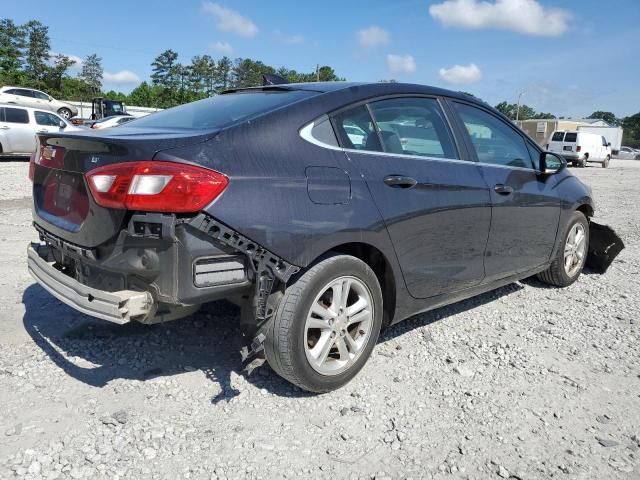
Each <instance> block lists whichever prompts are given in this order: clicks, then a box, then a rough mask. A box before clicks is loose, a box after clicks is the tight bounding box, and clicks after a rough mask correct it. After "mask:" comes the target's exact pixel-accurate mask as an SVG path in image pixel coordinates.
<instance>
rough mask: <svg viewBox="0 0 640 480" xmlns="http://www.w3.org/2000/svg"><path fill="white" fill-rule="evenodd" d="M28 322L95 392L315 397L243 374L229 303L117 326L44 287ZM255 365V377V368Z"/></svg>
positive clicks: (472, 304) (269, 375)
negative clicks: (249, 387) (180, 378)
mask: <svg viewBox="0 0 640 480" xmlns="http://www.w3.org/2000/svg"><path fill="white" fill-rule="evenodd" d="M522 288H523V287H522V285H520V284H517V283H513V284H510V285H507V286H505V287H502V288H499V289H497V290H493V291H491V292H488V293H485V294H483V295H479V296H477V297H473V298H470V299H468V300H464V301H461V302H458V303H455V304H452V305H448V306H446V307H442V308H438V309H436V310H432V311H430V312H426V313H423V314H420V315H415V316H414V317H412V318H410V319H408V320H406V321H404V322H401V323H399V324H397V325H394V326H392V327H390V328H388V329H386V330H385V331H384V332H383V333H382V335H381V336H380V340H379V343H385V342H387V341H389V340H392V339H394V338H396V337H398V336H400V335H403V334H404V333H406V332H408V331H410V330H414V329H416V328H420V327H423V326H426V325H429V324H431V323H434V322H436V321H438V320H441V319H443V318H446V317H449V316H451V315H455V314H458V313H462V312H465V311H467V310H470V309H473V308H476V307H479V306H481V305H484V304H486V303H489V302H493V301H495V300H497V299H498V298H501V297H504V296H506V295H510V294H512V293H514V292H516V291H518V290H520V289H522ZM22 302H23V304H24V306H25V314H24V318H23V323H24V327H25V330H26V331H27V333H28V334H29V335H30V336H31V338H32V339H33V341H34V342H35V344H36V345H38V347H40V348H41V349H42V351H43V352H44V353H45V354H46V355H48V357H49V358H50V359H51V360H52V361H53V362H54V363H55V364H56V365H57V366H58V367H59V368H60V369H62V370H63V371H64V372H65V373H66V374H67V375H69V376H71V377H73V378H74V379H76V380H78V381H80V382H83V383H85V384H87V385H91V386H93V387H104V386H106V385H107V384H108V383H109V382H111V381H113V380H117V379H124V380H138V381H145V380H149V379H152V378H156V377H170V376H174V375H180V374H185V373H187V372H193V371H202V372H203V373H204V374H205V376H206V377H207V378H208V379H209V380H211V382H213V383H216V384H218V385H219V392H218V393H216V394H215V396H214V397H213V398H212V399H211V402H212V403H213V404H217V403H219V402H221V401H228V400H231V399H232V398H234V397H236V396H237V395H239V394H240V392H239V391H238V390H237V389H235V388H234V387H233V382H232V378H233V375H234V374H235V375H241V376H243V377H244V378H245V379H246V380H247V381H248V382H249V383H251V384H253V385H254V386H255V387H256V388H259V389H266V390H267V391H269V392H270V393H272V394H275V395H278V396H286V397H303V396H309V395H312V394H309V393H307V392H304V391H302V390H300V389H299V388H297V387H295V386H293V385H291V384H290V383H288V382H287V381H286V380H284V379H282V378H281V377H279V376H278V375H276V374H275V373H274V372H273V371H272V370H271V368H269V366H268V364H266V362H265V363H263V362H262V361H261V360H259V359H256V360H254V362H253V363H251V364H249V368H248V369H247V368H245V367H244V366H243V364H242V361H241V358H240V353H239V352H240V349H241V348H242V347H243V346H244V344H245V339H244V338H243V337H242V335H241V333H240V329H239V326H238V325H239V317H240V309H239V308H238V307H236V306H234V305H232V304H231V303H228V302H224V301H222V302H215V303H212V304H209V305H206V306H205V307H204V308H203V309H201V310H200V311H199V312H197V313H195V314H194V315H191V316H190V317H188V318H184V319H182V320H179V321H175V322H169V323H165V324H159V325H142V324H140V323H136V322H132V323H129V324H125V325H117V324H113V323H109V322H105V321H102V320H98V319H94V318H92V317H90V316H87V315H83V314H81V313H78V312H77V311H75V310H73V309H72V308H70V307H68V306H66V305H64V304H63V303H61V302H59V301H58V300H56V299H55V298H53V297H52V296H51V295H50V294H49V293H48V292H47V291H46V290H44V289H43V288H42V287H41V286H40V285H38V284H32V285H30V286H29V287H28V288H27V289H26V290H25V292H24V294H23V297H22ZM254 366H257V368H256V369H255V370H252V369H251V367H254Z"/></svg>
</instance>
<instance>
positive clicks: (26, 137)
mask: <svg viewBox="0 0 640 480" xmlns="http://www.w3.org/2000/svg"><path fill="white" fill-rule="evenodd" d="M65 130H66V131H69V132H71V131H78V130H81V129H80V128H78V127H74V126H73V125H71V124H70V123H68V122H67V121H66V120H64V119H63V118H62V117H59V116H58V115H56V114H55V113H53V112H49V111H44V110H39V109H36V108H28V107H18V106H16V105H2V104H0V155H3V156H7V155H17V156H24V155H31V154H32V153H34V152H35V151H36V146H37V141H36V134H38V133H59V132H62V131H65Z"/></svg>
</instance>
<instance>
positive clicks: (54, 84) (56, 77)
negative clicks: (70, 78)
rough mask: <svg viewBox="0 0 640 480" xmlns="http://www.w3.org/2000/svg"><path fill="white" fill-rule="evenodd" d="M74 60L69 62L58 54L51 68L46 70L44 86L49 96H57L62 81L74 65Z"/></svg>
mask: <svg viewBox="0 0 640 480" xmlns="http://www.w3.org/2000/svg"><path fill="white" fill-rule="evenodd" d="M75 63H76V62H75V60H71V59H70V58H69V57H67V56H66V55H61V54H58V55H56V56H55V60H54V63H53V66H52V67H49V69H48V70H47V77H46V85H47V90H48V91H49V93H50V94H51V95H54V96H58V95H59V94H60V90H61V89H62V79H63V78H64V77H65V76H66V74H67V70H68V69H69V68H70V67H71V66H73V65H74V64H75Z"/></svg>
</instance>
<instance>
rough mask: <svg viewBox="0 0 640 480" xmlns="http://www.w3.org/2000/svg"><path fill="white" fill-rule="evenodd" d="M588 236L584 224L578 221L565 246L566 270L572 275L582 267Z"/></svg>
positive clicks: (572, 228)
mask: <svg viewBox="0 0 640 480" xmlns="http://www.w3.org/2000/svg"><path fill="white" fill-rule="evenodd" d="M586 238H587V235H586V232H585V229H584V225H582V224H581V223H576V224H575V225H573V227H571V230H570V231H569V235H568V236H567V242H566V243H565V246H564V271H565V272H566V274H567V275H568V276H570V277H573V276H574V275H575V274H576V272H578V271H579V270H580V268H582V264H583V260H584V256H585V253H586V246H587V243H586Z"/></svg>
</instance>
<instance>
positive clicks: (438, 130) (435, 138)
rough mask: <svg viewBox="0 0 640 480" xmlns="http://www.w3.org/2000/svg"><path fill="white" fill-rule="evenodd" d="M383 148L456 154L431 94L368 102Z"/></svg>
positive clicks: (406, 152)
mask: <svg viewBox="0 0 640 480" xmlns="http://www.w3.org/2000/svg"><path fill="white" fill-rule="evenodd" d="M370 107H371V112H372V114H373V117H374V119H375V122H376V125H377V126H378V130H379V131H380V136H381V137H382V143H383V146H384V151H385V152H387V153H395V154H404V155H418V156H422V157H436V158H458V156H457V154H456V148H455V146H454V142H453V138H452V136H451V133H450V132H449V128H448V127H447V124H446V122H445V119H444V114H443V113H442V110H441V109H440V105H439V104H438V101H437V100H436V99H434V98H409V97H403V98H390V99H387V100H380V101H377V102H373V103H371V105H370Z"/></svg>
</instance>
